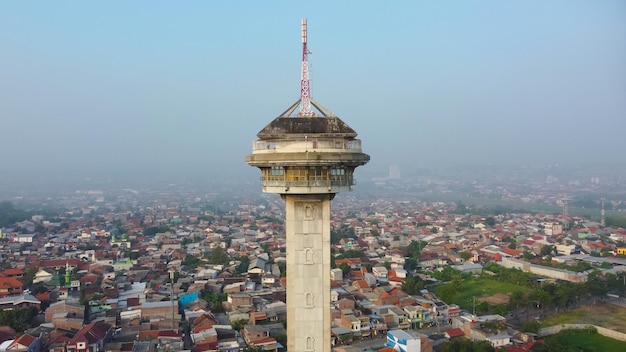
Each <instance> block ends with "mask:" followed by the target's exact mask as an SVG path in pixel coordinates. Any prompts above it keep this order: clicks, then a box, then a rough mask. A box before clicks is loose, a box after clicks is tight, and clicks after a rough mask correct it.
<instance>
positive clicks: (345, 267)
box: [339, 263, 352, 276]
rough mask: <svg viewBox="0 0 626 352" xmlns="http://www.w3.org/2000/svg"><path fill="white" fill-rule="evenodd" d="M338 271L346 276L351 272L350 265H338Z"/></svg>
mask: <svg viewBox="0 0 626 352" xmlns="http://www.w3.org/2000/svg"><path fill="white" fill-rule="evenodd" d="M339 269H341V272H342V273H343V276H346V275H348V273H349V272H350V270H352V268H350V265H348V263H341V264H339Z"/></svg>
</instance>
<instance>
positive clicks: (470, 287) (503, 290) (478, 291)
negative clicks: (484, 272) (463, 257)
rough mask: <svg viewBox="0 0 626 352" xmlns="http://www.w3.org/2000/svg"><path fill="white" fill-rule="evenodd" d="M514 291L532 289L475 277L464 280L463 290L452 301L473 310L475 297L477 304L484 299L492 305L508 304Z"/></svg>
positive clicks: (525, 291) (526, 291) (524, 291)
mask: <svg viewBox="0 0 626 352" xmlns="http://www.w3.org/2000/svg"><path fill="white" fill-rule="evenodd" d="M444 285H447V284H444ZM514 292H522V293H530V292H531V289H530V288H527V287H524V286H519V285H515V284H510V283H507V282H502V281H497V280H493V279H489V278H475V279H469V280H463V283H462V286H461V290H459V291H458V292H457V293H456V294H455V295H454V297H453V299H452V301H451V302H453V303H456V304H458V305H459V306H460V307H461V308H463V309H466V310H468V311H470V312H471V311H472V308H473V298H474V297H476V303H477V304H478V303H479V302H483V301H485V302H487V303H489V304H490V305H496V304H501V303H504V304H506V303H508V297H509V296H510V295H511V294H512V293H514Z"/></svg>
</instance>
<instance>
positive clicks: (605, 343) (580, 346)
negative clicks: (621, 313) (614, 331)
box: [533, 330, 626, 352]
mask: <svg viewBox="0 0 626 352" xmlns="http://www.w3.org/2000/svg"><path fill="white" fill-rule="evenodd" d="M545 340H546V345H545V346H544V347H543V349H541V348H540V349H538V350H539V351H585V352H586V351H590V352H591V351H598V352H613V351H615V352H617V351H625V350H626V342H623V341H618V340H614V339H611V338H608V337H605V336H602V335H600V334H598V333H597V332H590V331H587V330H565V331H561V332H560V333H558V334H554V335H551V336H547V337H546V339H545ZM538 347H539V346H538ZM534 350H535V348H533V351H534Z"/></svg>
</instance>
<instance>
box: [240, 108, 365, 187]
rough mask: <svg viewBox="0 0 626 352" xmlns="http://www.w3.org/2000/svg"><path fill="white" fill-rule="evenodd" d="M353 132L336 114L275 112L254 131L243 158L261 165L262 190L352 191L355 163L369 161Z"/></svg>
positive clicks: (361, 163) (257, 165) (250, 162)
mask: <svg viewBox="0 0 626 352" xmlns="http://www.w3.org/2000/svg"><path fill="white" fill-rule="evenodd" d="M356 136H357V133H356V132H355V131H354V130H353V129H352V128H350V127H349V126H348V125H347V124H346V123H345V122H343V121H341V119H339V118H338V117H337V116H334V115H331V116H324V117H284V116H279V117H277V118H276V119H274V120H273V121H272V122H271V123H270V124H269V125H267V126H266V127H265V128H263V129H262V130H261V131H260V132H259V133H258V134H257V137H258V138H259V139H258V140H257V141H254V142H253V144H252V154H250V155H248V156H247V157H246V162H247V163H248V164H249V165H251V166H255V167H258V168H260V169H261V174H262V176H261V182H262V185H263V192H266V193H279V194H335V193H338V192H343V191H351V190H352V187H353V186H354V185H355V184H356V180H355V179H354V177H353V174H354V169H355V168H356V167H357V166H360V165H364V164H366V163H367V162H368V161H369V159H370V158H369V155H367V154H364V153H363V151H362V149H361V141H360V140H358V139H356Z"/></svg>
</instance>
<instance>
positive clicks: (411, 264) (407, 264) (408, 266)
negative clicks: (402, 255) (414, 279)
mask: <svg viewBox="0 0 626 352" xmlns="http://www.w3.org/2000/svg"><path fill="white" fill-rule="evenodd" d="M415 269H417V260H415V259H413V258H409V259H406V260H405V261H404V270H406V271H407V272H408V273H410V272H413V270H415Z"/></svg>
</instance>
